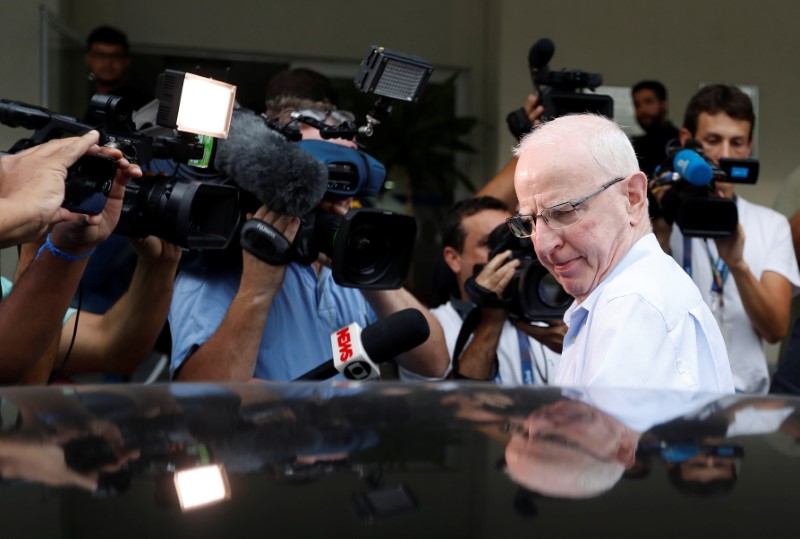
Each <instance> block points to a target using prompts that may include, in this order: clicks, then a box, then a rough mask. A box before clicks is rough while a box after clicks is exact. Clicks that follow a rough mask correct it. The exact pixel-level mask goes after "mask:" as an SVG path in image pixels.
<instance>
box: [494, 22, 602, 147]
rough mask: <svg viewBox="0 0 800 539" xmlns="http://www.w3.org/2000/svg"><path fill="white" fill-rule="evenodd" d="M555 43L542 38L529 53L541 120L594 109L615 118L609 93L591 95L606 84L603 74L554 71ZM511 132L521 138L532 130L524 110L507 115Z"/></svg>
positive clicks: (595, 111)
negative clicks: (552, 59)
mask: <svg viewBox="0 0 800 539" xmlns="http://www.w3.org/2000/svg"><path fill="white" fill-rule="evenodd" d="M555 51H556V46H555V44H554V43H553V41H552V40H550V39H548V38H546V37H545V38H542V39H540V40H538V41H537V42H536V43H534V44H533V46H531V48H530V51H529V52H528V67H529V69H530V72H531V79H532V80H533V86H534V88H535V90H536V93H537V94H538V96H539V103H540V104H541V105H542V106H543V107H544V114H543V115H542V120H543V121H547V120H552V119H554V118H558V117H560V116H564V115H566V114H572V113H583V112H592V113H595V114H601V115H603V116H605V117H607V118H613V117H614V100H613V98H612V97H611V96H609V95H600V94H588V93H586V92H585V90H591V91H592V92H594V91H595V90H596V89H597V87H598V86H601V85H602V84H603V75H601V74H600V73H588V72H586V71H582V70H580V69H572V70H561V71H551V70H550V66H549V63H550V59H551V58H552V57H553V54H555ZM506 122H507V123H508V128H509V130H510V131H511V133H512V134H513V135H514V136H515V137H516V138H517V139H520V138H522V137H523V136H524V135H526V134H527V133H529V132H530V130H531V129H533V124H532V123H531V121H530V119H529V118H528V115H527V114H526V113H525V109H522V108H520V109H517V110H515V111H513V112H511V113H510V114H509V115H508V116H507V117H506Z"/></svg>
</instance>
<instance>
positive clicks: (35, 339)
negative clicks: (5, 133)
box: [0, 131, 141, 383]
mask: <svg viewBox="0 0 800 539" xmlns="http://www.w3.org/2000/svg"><path fill="white" fill-rule="evenodd" d="M97 142H98V133H97V132H96V131H90V132H89V133H87V134H86V135H84V136H83V137H79V138H77V137H73V138H68V139H61V140H57V141H53V142H50V143H47V144H43V145H40V146H37V147H36V148H33V149H31V150H27V151H25V152H21V153H19V154H15V155H11V156H6V157H3V158H2V161H4V167H3V168H4V170H3V175H4V177H3V179H2V180H3V181H2V184H3V186H4V188H5V187H7V186H8V185H11V186H12V187H13V186H14V185H15V182H21V181H23V180H24V179H26V178H28V177H29V176H30V175H34V174H35V175H38V176H40V177H42V178H43V179H47V180H48V181H51V182H52V184H51V186H50V188H49V190H46V191H45V193H44V195H40V191H37V190H36V187H37V186H36V185H34V184H37V185H38V183H39V182H38V181H37V182H30V184H29V186H30V187H29V188H28V189H25V188H22V189H21V190H14V189H12V190H11V191H10V193H11V195H12V196H10V197H9V198H13V199H15V204H17V205H19V207H20V211H23V210H24V211H28V213H29V214H30V216H31V220H32V221H33V226H28V227H24V229H23V228H21V227H16V228H14V227H13V226H12V231H13V234H11V235H9V236H8V237H11V238H14V240H16V241H30V240H32V239H35V238H36V237H37V235H40V234H41V235H43V234H44V232H45V231H46V230H47V229H48V226H49V225H51V224H52V223H56V224H55V225H54V226H52V228H51V229H50V230H49V233H48V234H47V235H46V237H45V241H44V243H42V245H41V246H40V247H38V250H37V251H36V254H35V255H33V253H32V252H31V251H30V250H27V251H26V252H27V253H28V254H26V255H25V256H24V258H23V264H22V265H21V268H20V270H19V271H18V272H17V280H16V283H15V285H14V288H13V290H11V285H10V283H9V282H8V281H5V280H3V296H4V298H3V301H2V302H0V342H3V352H2V357H0V359H1V360H2V361H0V380H2V381H3V382H4V383H16V382H18V381H20V379H22V377H23V376H26V375H28V374H30V373H31V369H32V368H33V367H34V365H35V364H36V363H37V362H39V361H40V360H42V359H43V358H46V357H48V356H49V354H51V353H53V351H54V349H55V347H57V346H58V342H59V339H60V335H61V326H62V321H64V320H65V316H64V313H67V308H68V306H69V301H70V299H71V297H72V295H73V294H74V292H75V289H76V288H77V286H78V282H79V281H80V279H81V276H82V275H83V270H84V269H85V267H86V262H87V257H88V256H89V255H90V254H91V253H92V252H93V250H94V248H95V247H96V246H97V245H98V244H99V243H100V242H102V241H103V240H105V239H106V238H107V237H108V236H109V235H110V234H111V232H112V231H113V229H114V227H115V226H116V224H117V221H118V219H119V215H120V210H121V206H122V197H123V193H124V190H125V185H126V184H127V183H128V181H129V180H130V179H131V178H135V177H140V176H141V170H140V169H139V167H138V166H135V165H131V164H130V163H129V162H128V161H127V160H126V159H124V158H123V157H122V153H121V152H120V151H118V150H110V149H102V150H101V149H99V148H98V147H97V146H96V143H97ZM87 152H88V153H97V152H102V153H104V154H105V155H107V156H109V157H112V158H114V159H116V161H117V172H116V176H115V178H114V183H113V186H112V188H111V192H110V194H109V198H108V201H107V203H106V204H105V207H104V209H103V211H102V212H101V213H100V214H98V215H91V216H90V215H80V214H74V213H70V212H67V211H66V210H64V209H63V208H60V207H59V205H60V204H61V203H62V201H63V196H64V181H65V178H66V175H67V167H69V166H70V165H71V164H72V163H74V162H75V161H77V159H78V158H79V157H80V156H82V155H84V154H85V153H87ZM5 163H10V164H11V166H9V167H6V166H5ZM34 167H36V169H37V172H36V173H34V172H33V170H34ZM9 175H10V176H11V177H9ZM56 179H58V181H59V182H60V189H59V187H56V185H55V184H56V181H55V180H56ZM17 185H18V184H17ZM37 196H39V197H40V198H36V197H37ZM24 203H26V204H25V205H23V204H24ZM29 207H32V208H34V209H31V210H28V208H29ZM11 224H12V225H13V223H11ZM28 249H30V248H28ZM27 262H29V264H28V263H27ZM22 268H24V269H22ZM71 314H72V313H71V312H70V313H68V316H69V315H71Z"/></svg>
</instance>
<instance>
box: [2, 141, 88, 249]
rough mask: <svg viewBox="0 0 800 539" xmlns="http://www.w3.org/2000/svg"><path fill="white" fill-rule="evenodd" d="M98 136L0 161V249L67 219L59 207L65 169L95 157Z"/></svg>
mask: <svg viewBox="0 0 800 539" xmlns="http://www.w3.org/2000/svg"><path fill="white" fill-rule="evenodd" d="M99 137H100V135H99V134H98V132H97V131H89V132H88V133H86V134H85V135H83V136H82V137H69V138H63V139H57V140H51V141H50V142H47V143H45V144H40V145H38V146H35V147H33V148H29V149H27V150H25V151H22V152H19V153H17V154H13V155H6V156H3V157H2V158H0V207H2V208H3V212H2V213H3V214H4V215H3V216H0V225H1V226H0V247H2V246H6V245H12V244H15V243H24V242H27V241H33V240H34V239H36V238H38V237H40V236H41V235H43V234H44V233H45V231H46V230H47V228H48V227H49V226H50V225H51V224H53V223H57V222H59V221H63V220H65V219H69V218H70V215H71V214H70V212H69V211H67V210H65V209H64V208H62V207H61V204H62V203H63V202H64V185H65V184H64V182H65V180H66V177H67V168H69V167H70V166H71V165H72V164H74V163H75V161H77V160H78V158H80V157H81V156H83V155H84V154H86V153H97V152H98V151H100V149H99V148H98V147H97V146H96V144H97V142H98V140H99Z"/></svg>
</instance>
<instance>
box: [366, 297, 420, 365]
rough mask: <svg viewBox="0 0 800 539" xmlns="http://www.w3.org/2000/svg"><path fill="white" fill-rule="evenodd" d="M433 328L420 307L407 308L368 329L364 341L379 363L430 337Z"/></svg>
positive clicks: (369, 353)
mask: <svg viewBox="0 0 800 539" xmlns="http://www.w3.org/2000/svg"><path fill="white" fill-rule="evenodd" d="M430 333H431V329H430V327H429V326H428V321H427V320H426V319H425V316H424V315H423V314H422V313H421V312H419V311H418V310H417V309H404V310H402V311H398V312H396V313H394V314H391V315H389V316H387V317H386V318H382V319H380V320H378V321H377V322H375V323H374V324H371V325H369V326H367V327H366V328H364V330H363V331H362V332H361V344H362V345H363V346H364V350H365V351H366V352H367V355H369V357H370V359H371V360H372V361H374V362H375V363H381V362H384V361H389V360H391V359H393V358H395V357H396V356H398V355H400V354H402V353H404V352H408V351H409V350H411V349H412V348H415V347H417V346H419V345H420V344H422V343H424V342H425V341H426V340H428V336H429V335H430Z"/></svg>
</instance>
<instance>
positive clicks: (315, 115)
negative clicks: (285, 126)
mask: <svg viewBox="0 0 800 539" xmlns="http://www.w3.org/2000/svg"><path fill="white" fill-rule="evenodd" d="M292 118H293V119H295V120H300V121H303V120H306V122H305V123H310V124H312V125H313V124H314V123H317V124H319V125H323V124H324V125H332V126H334V127H335V126H339V125H342V124H346V123H354V122H355V121H356V117H355V115H354V114H353V113H352V112H350V111H347V110H339V109H334V110H331V111H322V110H318V109H303V110H298V111H296V112H293V113H292ZM308 120H312V121H311V122H309V121H308Z"/></svg>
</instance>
